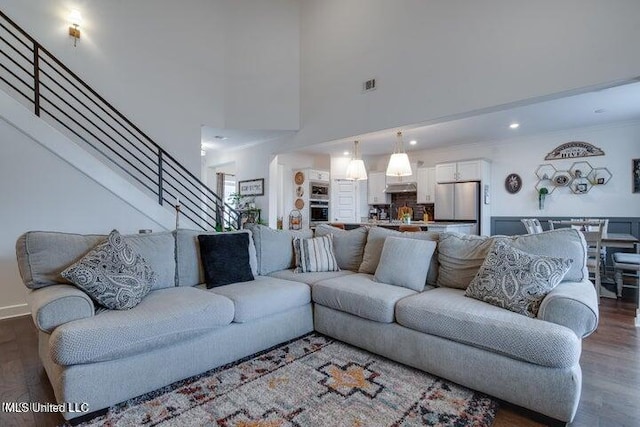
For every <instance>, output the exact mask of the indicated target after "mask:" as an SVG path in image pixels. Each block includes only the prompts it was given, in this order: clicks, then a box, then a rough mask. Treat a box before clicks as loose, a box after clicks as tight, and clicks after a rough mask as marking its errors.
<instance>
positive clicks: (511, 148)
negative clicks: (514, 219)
mask: <svg viewBox="0 0 640 427" xmlns="http://www.w3.org/2000/svg"><path fill="white" fill-rule="evenodd" d="M569 141H586V142H589V143H591V144H593V145H595V146H597V147H600V148H602V149H603V150H604V152H605V155H604V156H598V157H588V158H579V159H575V160H553V161H546V160H544V158H545V156H546V155H547V153H549V152H550V151H551V150H553V149H554V148H555V147H557V146H558V145H560V144H562V143H565V142H569ZM638 141H640V123H638V122H635V123H620V124H617V125H610V126H605V127H591V128H581V129H572V130H567V131H562V132H555V133H548V134H541V135H534V136H530V137H525V138H514V139H509V140H504V141H496V142H488V143H478V144H469V145H461V146H456V147H450V148H443V149H435V150H424V151H414V152H409V157H410V159H411V161H412V162H416V161H423V162H424V167H428V166H434V165H436V164H437V163H444V162H451V161H457V160H466V159H476V158H485V159H488V160H489V161H490V162H491V180H490V184H491V215H492V216H525V217H526V216H541V215H542V216H580V217H582V216H591V217H598V216H612V217H616V216H634V217H638V216H640V194H632V193H631V159H633V158H640V143H638ZM366 161H367V162H368V163H367V166H368V167H369V168H370V169H372V170H384V168H385V167H386V163H387V161H388V156H379V157H376V158H371V159H368V160H366ZM574 161H588V162H589V163H590V164H591V165H592V166H593V167H606V168H608V169H609V171H610V172H611V173H612V174H613V178H612V179H611V181H610V182H609V183H608V184H606V185H603V186H594V187H593V188H592V189H591V191H589V192H588V193H587V194H573V193H571V192H570V190H569V188H557V189H556V190H555V191H554V193H553V194H552V195H550V196H548V197H547V198H546V201H545V209H544V210H543V211H540V210H538V196H537V191H536V189H535V184H536V182H537V178H536V176H535V171H536V169H537V167H538V166H539V165H541V164H545V163H550V164H552V165H554V166H555V167H556V169H558V170H567V169H569V168H570V166H571V164H572V163H573V162H574ZM510 173H517V174H519V175H520V176H521V177H522V180H523V187H522V190H520V191H519V192H518V193H516V194H509V193H508V192H507V191H506V189H505V187H504V180H505V178H506V177H507V175H509V174H510Z"/></svg>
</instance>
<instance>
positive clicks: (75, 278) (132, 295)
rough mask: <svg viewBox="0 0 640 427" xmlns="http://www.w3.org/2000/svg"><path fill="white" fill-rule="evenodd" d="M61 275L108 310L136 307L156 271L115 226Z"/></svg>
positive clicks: (149, 288) (148, 287)
mask: <svg viewBox="0 0 640 427" xmlns="http://www.w3.org/2000/svg"><path fill="white" fill-rule="evenodd" d="M62 276H63V277H64V278H66V279H67V280H69V281H70V282H71V283H73V284H74V285H76V286H77V287H78V288H80V289H82V290H83V291H84V292H86V293H87V294H88V295H89V296H90V297H91V298H92V299H93V300H95V301H96V302H97V303H98V304H100V305H102V306H104V307H106V308H109V309H111V310H126V309H130V308H133V307H135V306H136V305H138V304H139V303H140V301H142V298H144V297H145V295H147V294H148V293H149V291H150V290H151V287H152V286H153V284H154V282H155V280H156V274H155V273H154V272H153V270H152V269H151V267H149V265H148V264H147V261H145V259H144V258H143V257H142V256H141V255H140V254H138V253H137V252H136V251H134V250H133V249H132V248H131V246H130V245H129V244H128V243H127V242H126V240H125V239H124V238H123V237H122V236H121V235H120V233H119V232H118V231H117V230H113V231H112V232H111V233H110V234H109V237H107V240H106V241H105V242H103V243H100V244H98V245H97V246H96V247H95V248H93V249H92V250H90V251H89V252H88V253H87V254H86V255H85V256H83V257H82V258H81V259H80V260H79V261H78V262H76V263H74V264H73V265H71V266H70V267H68V268H67V269H66V270H64V271H63V272H62Z"/></svg>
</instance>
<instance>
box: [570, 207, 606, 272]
mask: <svg viewBox="0 0 640 427" xmlns="http://www.w3.org/2000/svg"><path fill="white" fill-rule="evenodd" d="M571 221H572V222H575V224H573V225H571V228H575V229H576V230H587V231H597V230H598V226H599V225H598V223H602V234H603V235H604V236H606V235H607V232H608V231H609V219H608V218H606V219H604V218H571ZM600 258H601V262H600V265H601V266H602V274H603V275H605V274H606V273H607V247H606V246H601V247H600Z"/></svg>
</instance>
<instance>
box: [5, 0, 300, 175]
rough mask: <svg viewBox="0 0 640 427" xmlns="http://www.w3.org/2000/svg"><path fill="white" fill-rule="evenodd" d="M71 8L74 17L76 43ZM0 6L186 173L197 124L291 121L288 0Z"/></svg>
mask: <svg viewBox="0 0 640 427" xmlns="http://www.w3.org/2000/svg"><path fill="white" fill-rule="evenodd" d="M72 7H77V8H78V9H79V10H80V12H81V13H82V16H83V24H82V26H81V28H80V29H81V32H82V37H81V39H80V41H79V42H78V46H77V47H76V48H74V47H73V42H72V40H71V38H70V37H69V36H68V35H67V28H68V26H69V23H68V22H67V16H68V14H69V10H70V8H72ZM2 9H3V12H5V13H6V14H7V15H8V16H9V17H10V18H12V19H13V20H14V21H16V22H17V23H18V25H20V26H22V27H23V28H24V29H25V30H26V31H27V32H29V33H30V34H32V35H33V36H34V37H35V38H36V39H37V40H38V41H39V42H40V43H42V44H43V45H44V46H45V47H46V48H47V49H48V50H50V51H51V52H52V53H53V54H54V55H56V56H58V57H59V59H60V60H62V62H63V63H65V64H66V65H67V66H68V67H69V68H71V69H72V70H73V71H75V72H76V73H77V74H78V75H79V76H80V77H81V78H83V79H84V80H85V81H86V82H87V83H88V84H89V85H91V86H92V87H93V88H94V89H96V90H97V92H98V93H100V94H102V95H103V96H104V97H105V98H106V99H107V100H108V101H110V102H111V103H112V104H113V105H114V106H115V107H116V108H118V109H119V110H120V111H122V112H123V113H124V114H125V116H127V117H129V118H130V119H131V120H132V121H133V122H134V123H135V124H137V125H138V126H139V127H140V128H141V129H142V130H143V131H145V132H146V133H147V134H148V135H150V136H151V137H152V138H153V139H154V140H156V142H158V144H160V145H161V146H162V147H163V148H165V149H166V150H167V151H168V152H169V153H171V154H172V155H174V157H176V158H177V159H178V160H179V161H181V162H183V164H184V165H185V166H186V167H187V169H189V170H190V171H191V172H192V173H194V174H196V175H199V174H200V172H201V170H200V139H201V134H200V127H201V125H203V124H206V125H209V126H212V127H217V128H223V127H225V126H227V127H228V126H230V125H232V126H234V127H236V128H247V129H252V128H254V127H255V126H258V128H267V129H296V128H297V127H298V121H299V110H300V109H299V79H300V77H299V76H300V72H299V58H300V56H299V55H300V53H299V37H298V36H297V34H298V26H299V19H298V2H297V1H295V0H268V1H265V0H260V1H257V0H235V1H233V2H229V1H225V0H190V1H189V2H176V1H171V0H137V1H135V2H121V1H118V2H112V1H100V0H83V1H81V2H78V1H68V0H29V1H24V0H5V1H3V2H2ZM276 95H277V99H278V102H277V103H274V102H273V99H274V97H275V96H276Z"/></svg>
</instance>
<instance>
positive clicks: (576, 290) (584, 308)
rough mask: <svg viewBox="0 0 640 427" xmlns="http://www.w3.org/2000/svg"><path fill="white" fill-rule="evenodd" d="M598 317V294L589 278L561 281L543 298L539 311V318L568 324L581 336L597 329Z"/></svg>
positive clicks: (563, 324) (564, 324)
mask: <svg viewBox="0 0 640 427" xmlns="http://www.w3.org/2000/svg"><path fill="white" fill-rule="evenodd" d="M598 318H599V313H598V296H597V294H596V290H595V289H594V287H593V283H591V282H590V281H589V280H583V281H581V282H562V283H560V284H559V285H558V286H556V287H555V288H554V289H553V290H552V291H551V292H549V294H548V295H547V296H546V297H545V298H544V299H543V300H542V303H541V304H540V310H539V311H538V319H542V320H546V321H548V322H552V323H556V324H558V325H562V326H566V327H567V328H569V329H571V330H572V331H573V332H575V334H576V335H577V336H578V337H581V338H585V337H588V336H589V335H591V333H592V332H593V331H595V330H596V327H597V326H598Z"/></svg>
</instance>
